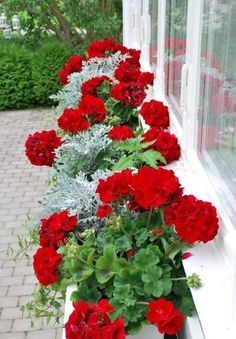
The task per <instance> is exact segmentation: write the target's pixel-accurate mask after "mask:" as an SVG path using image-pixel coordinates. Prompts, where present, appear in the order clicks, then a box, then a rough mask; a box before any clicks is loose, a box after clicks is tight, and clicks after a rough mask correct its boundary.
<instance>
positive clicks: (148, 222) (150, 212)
mask: <svg viewBox="0 0 236 339" xmlns="http://www.w3.org/2000/svg"><path fill="white" fill-rule="evenodd" d="M152 212H153V208H152V207H151V208H150V211H149V213H148V219H147V227H148V226H149V224H150V221H151V217H152Z"/></svg>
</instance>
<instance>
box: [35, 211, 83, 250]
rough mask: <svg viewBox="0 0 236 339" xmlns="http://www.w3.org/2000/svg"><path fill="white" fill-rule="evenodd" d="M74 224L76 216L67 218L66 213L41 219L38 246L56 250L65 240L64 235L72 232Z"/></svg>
mask: <svg viewBox="0 0 236 339" xmlns="http://www.w3.org/2000/svg"><path fill="white" fill-rule="evenodd" d="M76 224H77V218H76V216H69V215H68V211H62V212H60V213H54V214H52V215H51V216H50V217H49V218H48V219H41V227H40V229H39V242H40V245H41V246H43V247H44V246H49V247H50V246H51V247H54V248H57V247H58V246H59V245H60V243H63V242H64V241H65V240H66V234H67V233H68V232H71V231H73V229H74V228H75V226H76Z"/></svg>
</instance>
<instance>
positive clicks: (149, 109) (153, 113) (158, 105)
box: [140, 100, 170, 129]
mask: <svg viewBox="0 0 236 339" xmlns="http://www.w3.org/2000/svg"><path fill="white" fill-rule="evenodd" d="M140 114H141V115H142V117H143V119H144V121H145V122H146V123H147V124H148V125H149V126H151V127H156V128H159V129H166V128H168V127H169V123H170V122H169V111H168V107H166V106H164V105H163V103H162V102H160V101H156V100H151V101H149V102H145V103H144V104H143V105H142V107H141V110H140Z"/></svg>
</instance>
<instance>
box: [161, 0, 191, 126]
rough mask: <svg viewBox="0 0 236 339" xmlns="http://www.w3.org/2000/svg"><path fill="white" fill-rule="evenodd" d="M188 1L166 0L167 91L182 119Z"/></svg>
mask: <svg viewBox="0 0 236 339" xmlns="http://www.w3.org/2000/svg"><path fill="white" fill-rule="evenodd" d="M187 2H188V1H187V0H169V1H167V2H166V4H167V8H166V41H165V45H166V63H165V74H166V93H167V96H168V97H169V98H170V99H171V101H172V104H173V105H174V106H175V108H176V115H177V118H178V119H179V120H180V121H181V120H182V119H181V114H180V111H179V104H180V90H181V71H182V66H183V64H184V63H185V53H186V26H187ZM173 108H174V107H173Z"/></svg>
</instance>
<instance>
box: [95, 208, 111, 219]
mask: <svg viewBox="0 0 236 339" xmlns="http://www.w3.org/2000/svg"><path fill="white" fill-rule="evenodd" d="M111 213H112V207H111V206H110V205H100V206H98V210H97V213H96V217H97V218H105V217H107V216H108V215H110V214H111Z"/></svg>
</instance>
